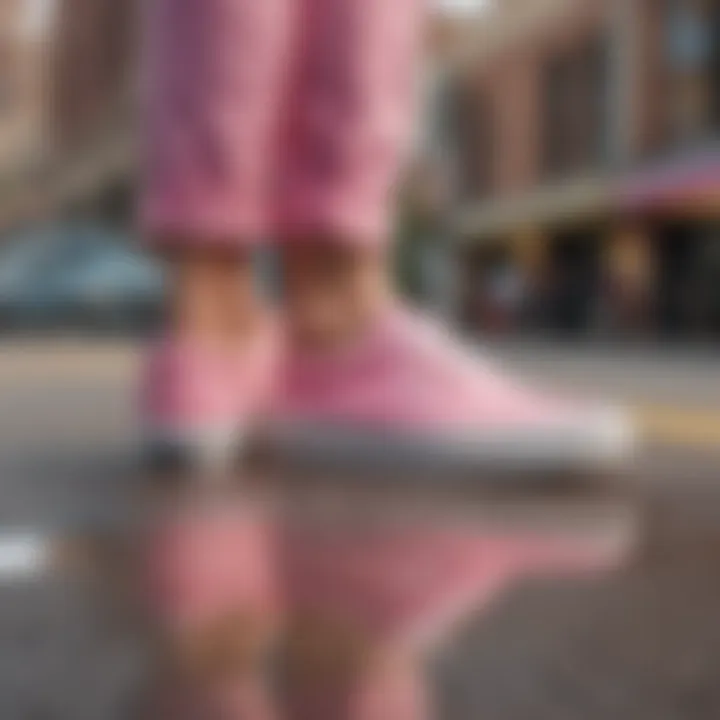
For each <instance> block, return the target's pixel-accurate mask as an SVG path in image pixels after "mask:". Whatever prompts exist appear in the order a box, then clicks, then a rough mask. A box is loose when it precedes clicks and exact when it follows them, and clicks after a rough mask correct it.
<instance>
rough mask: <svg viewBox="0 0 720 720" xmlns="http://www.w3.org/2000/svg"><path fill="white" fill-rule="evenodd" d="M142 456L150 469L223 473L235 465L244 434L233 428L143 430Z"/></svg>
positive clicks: (155, 428) (160, 427) (152, 428)
mask: <svg viewBox="0 0 720 720" xmlns="http://www.w3.org/2000/svg"><path fill="white" fill-rule="evenodd" d="M143 436H144V450H145V456H146V458H147V460H148V462H149V464H150V466H151V467H155V468H157V469H168V470H172V469H177V470H225V469H229V468H231V467H233V466H234V465H235V464H236V463H237V462H239V461H240V460H241V459H242V457H243V454H244V450H245V446H246V443H245V440H246V438H245V433H244V432H243V431H242V430H241V429H240V428H238V427H237V426H227V425H222V426H203V427H170V426H155V427H150V428H147V429H146V430H145V432H144V434H143Z"/></svg>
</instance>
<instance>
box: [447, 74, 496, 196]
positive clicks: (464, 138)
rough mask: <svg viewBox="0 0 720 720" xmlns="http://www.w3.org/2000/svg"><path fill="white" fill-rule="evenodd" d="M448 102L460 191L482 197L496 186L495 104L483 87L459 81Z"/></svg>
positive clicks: (460, 192)
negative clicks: (491, 101) (494, 183)
mask: <svg viewBox="0 0 720 720" xmlns="http://www.w3.org/2000/svg"><path fill="white" fill-rule="evenodd" d="M449 105H450V112H449V115H450V123H451V129H452V134H453V136H454V137H455V138H456V149H455V157H456V165H457V184H458V191H459V194H460V196H461V198H462V199H465V200H472V199H481V198H483V197H486V196H488V195H489V194H490V193H491V192H492V190H493V173H494V147H493V145H494V128H493V114H492V105H491V104H490V102H489V101H488V98H487V96H486V94H485V92H484V91H483V89H482V88H479V87H475V86H473V85H471V84H458V85H456V86H455V87H454V88H453V92H452V93H451V97H450V99H449Z"/></svg>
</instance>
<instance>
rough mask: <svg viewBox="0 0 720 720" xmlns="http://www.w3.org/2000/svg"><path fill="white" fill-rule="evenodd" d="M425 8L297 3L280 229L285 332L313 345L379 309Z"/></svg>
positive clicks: (401, 2) (342, 1)
mask: <svg viewBox="0 0 720 720" xmlns="http://www.w3.org/2000/svg"><path fill="white" fill-rule="evenodd" d="M426 5H427V2H426V0H395V1H394V2H391V3H389V2H385V1H384V0H365V1H363V2H359V1H358V0H306V1H305V2H304V4H303V7H304V12H303V17H302V19H301V31H300V33H299V48H298V56H299V61H298V63H297V64H296V72H295V75H294V77H293V88H292V95H291V98H290V103H289V108H288V113H287V117H288V126H287V128H286V131H287V142H286V143H285V146H284V151H285V156H284V163H283V173H282V177H281V178H280V180H281V186H280V189H281V195H280V207H279V210H278V215H279V217H278V218H277V220H278V222H277V228H278V231H279V239H280V246H281V248H282V251H283V254H284V260H285V262H284V267H285V271H286V282H287V289H288V303H287V312H288V314H289V316H290V320H291V328H292V329H293V330H295V331H297V332H298V333H299V334H301V335H303V336H305V335H306V336H307V337H305V338H304V339H305V340H307V341H308V342H310V343H312V342H316V341H318V342H321V343H323V344H326V343H328V342H332V341H333V339H334V337H335V335H337V339H338V340H341V339H342V336H344V335H345V334H346V331H349V332H351V333H352V332H353V330H354V328H355V326H357V325H358V323H359V322H360V321H363V320H367V321H370V320H371V318H372V317H373V316H375V315H377V314H378V313H380V312H381V311H382V306H383V305H384V304H385V303H386V301H387V299H388V296H389V292H388V288H389V282H388V281H389V278H388V270H389V267H388V265H389V264H388V259H387V257H386V255H387V249H388V245H389V241H390V236H391V234H392V232H393V230H392V225H393V217H394V212H393V205H394V200H395V189H396V185H397V181H398V176H399V171H400V168H401V166H402V164H403V160H404V158H405V157H406V155H407V154H408V150H409V146H410V141H411V137H412V126H413V122H414V120H413V115H414V113H413V109H414V106H415V100H416V98H417V97H418V92H417V90H418V87H419V83H418V79H419V73H418V70H419V63H418V62H417V61H418V59H419V56H420V50H421V45H422V43H423V27H424V25H425V6H426ZM361 324H362V323H361ZM346 326H347V327H346ZM356 329H358V330H359V329H360V328H359V327H357V328H356Z"/></svg>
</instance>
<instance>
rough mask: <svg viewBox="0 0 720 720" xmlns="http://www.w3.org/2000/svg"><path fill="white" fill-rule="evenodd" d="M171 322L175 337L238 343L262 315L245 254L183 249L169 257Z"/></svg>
mask: <svg viewBox="0 0 720 720" xmlns="http://www.w3.org/2000/svg"><path fill="white" fill-rule="evenodd" d="M168 263H169V274H170V285H171V289H170V299H169V324H170V331H171V334H172V335H173V336H174V337H177V338H180V339H182V340H187V341H189V342H192V343H201V344H203V345H213V346H218V347H227V348H230V347H233V348H234V347H237V345H238V344H242V343H243V341H244V340H246V339H248V338H249V337H251V336H253V335H254V334H255V333H256V332H257V330H258V328H259V326H260V324H261V323H262V318H263V308H262V304H261V302H260V300H259V299H258V297H257V295H256V293H255V287H254V280H253V272H252V263H251V260H250V257H249V256H248V255H242V256H238V255H237V254H230V253H220V252H215V251H210V252H198V251H190V252H183V253H182V254H180V255H177V256H173V257H171V258H170V259H169V261H168Z"/></svg>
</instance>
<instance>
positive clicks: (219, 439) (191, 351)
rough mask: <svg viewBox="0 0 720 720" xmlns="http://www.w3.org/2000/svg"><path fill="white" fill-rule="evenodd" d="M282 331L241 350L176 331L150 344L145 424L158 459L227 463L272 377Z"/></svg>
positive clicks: (176, 463)
mask: <svg viewBox="0 0 720 720" xmlns="http://www.w3.org/2000/svg"><path fill="white" fill-rule="evenodd" d="M274 350H275V338H274V336H273V333H272V332H270V331H267V332H264V333H263V335H262V336H260V337H258V338H256V339H255V340H254V341H253V342H252V343H251V344H249V345H248V346H247V347H245V348H243V349H242V350H239V351H238V352H237V353H234V354H233V353H225V352H218V351H215V350H213V349H212V348H207V347H202V346H200V345H193V344H192V343H190V342H187V341H185V342H183V341H179V340H174V339H167V340H164V341H161V342H159V343H157V344H156V345H155V346H154V347H153V348H152V349H151V350H150V352H149V354H148V356H147V358H146V360H145V367H144V369H143V373H142V378H141V387H140V392H141V398H140V408H141V427H142V432H143V435H144V439H145V449H146V451H147V456H148V458H149V460H150V461H151V463H153V464H158V465H160V466H162V467H165V466H169V467H173V468H174V467H177V466H180V467H192V468H206V467H221V468H222V467H227V466H228V465H229V464H230V463H231V462H232V461H233V460H235V459H236V458H238V457H239V456H240V454H241V452H242V450H243V449H244V446H245V440H246V438H247V432H248V427H249V425H250V423H251V422H252V419H253V417H254V414H255V413H256V412H257V411H258V409H259V408H260V406H261V405H262V404H263V403H264V402H265V401H266V398H267V394H268V392H269V390H270V382H271V380H272V378H273V371H274V365H273V363H274V359H275V352H274Z"/></svg>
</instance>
